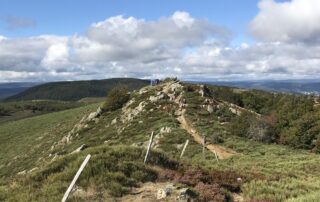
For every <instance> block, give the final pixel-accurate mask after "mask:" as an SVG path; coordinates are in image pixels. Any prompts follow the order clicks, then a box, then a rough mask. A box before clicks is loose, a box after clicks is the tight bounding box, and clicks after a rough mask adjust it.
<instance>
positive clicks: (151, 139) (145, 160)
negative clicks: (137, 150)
mask: <svg viewBox="0 0 320 202" xmlns="http://www.w3.org/2000/svg"><path fill="white" fill-rule="evenodd" d="M152 141H153V131H152V133H151V136H150V141H149V145H148V149H147V153H146V156H145V157H144V161H143V163H146V162H147V159H148V155H149V151H150V148H151V145H152Z"/></svg>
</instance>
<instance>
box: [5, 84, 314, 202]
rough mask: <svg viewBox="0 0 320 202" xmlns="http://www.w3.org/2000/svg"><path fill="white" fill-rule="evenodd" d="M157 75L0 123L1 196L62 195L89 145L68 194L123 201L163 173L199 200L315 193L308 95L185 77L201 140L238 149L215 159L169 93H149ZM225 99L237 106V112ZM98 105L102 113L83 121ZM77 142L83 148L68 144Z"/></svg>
mask: <svg viewBox="0 0 320 202" xmlns="http://www.w3.org/2000/svg"><path fill="white" fill-rule="evenodd" d="M169 82H170V81H169ZM164 84H165V83H161V84H160V85H158V86H154V87H147V88H145V89H143V91H145V92H144V93H143V91H141V92H131V93H129V94H128V89H126V88H125V87H123V86H119V87H117V88H115V89H113V90H111V91H110V93H109V94H108V97H107V98H106V100H105V102H104V103H101V104H92V105H87V106H81V107H78V108H75V109H69V110H65V111H59V112H54V113H50V114H46V115H41V116H36V117H32V118H26V119H23V120H19V121H12V122H9V123H3V124H1V125H0V153H1V155H0V201H2V200H4V201H45V200H46V201H59V200H61V198H62V195H63V193H64V191H65V190H66V188H67V186H68V185H69V183H70V181H71V180H72V178H73V176H74V174H75V173H76V171H77V169H78V168H79V166H80V164H81V163H82V161H83V159H84V158H85V156H86V155H87V154H91V155H92V159H91V160H90V162H89V164H88V165H87V167H86V168H85V170H84V171H83V173H82V175H81V176H80V178H79V181H78V182H77V187H76V189H77V191H76V192H75V193H74V194H73V195H72V196H71V198H70V201H99V200H100V201H101V200H106V199H110V200H111V199H113V198H117V200H118V199H119V200H121V197H122V196H124V195H126V194H128V193H131V192H132V189H133V188H134V187H139V186H142V185H143V183H145V182H153V183H159V182H163V181H164V182H168V181H170V182H175V183H178V184H179V185H181V186H182V187H189V188H191V189H192V190H193V191H195V192H196V194H195V196H194V197H197V199H198V200H200V201H201V200H202V201H210V200H213V201H232V195H233V194H234V193H238V194H240V195H241V196H242V197H243V198H244V201H268V202H269V201H271V202H282V201H289V202H300V201H316V200H317V199H318V197H319V194H318V190H319V189H320V183H319V182H320V177H319V176H320V167H319V165H318V164H319V160H320V156H319V155H318V154H316V153H317V152H319V146H320V140H319V134H320V127H319V126H320V122H319V119H318V117H319V115H320V114H319V113H320V111H319V109H318V108H317V107H315V106H313V104H314V103H313V98H312V97H305V96H296V95H287V94H273V93H266V92H263V91H251V90H250V91H248V90H241V89H231V88H225V87H216V86H211V87H208V88H206V87H205V88H203V89H204V91H205V92H204V94H205V96H204V97H202V96H201V95H200V93H199V90H200V89H201V87H200V86H199V85H192V84H183V86H184V87H183V94H182V100H183V99H185V101H186V104H187V106H186V107H184V108H183V109H184V110H186V112H185V116H186V118H187V119H188V121H189V122H190V123H192V126H193V128H195V129H196V130H197V132H198V133H199V134H201V135H203V136H204V135H205V136H206V137H207V138H208V143H211V144H217V145H219V146H221V147H224V148H228V149H232V150H234V151H236V152H237V153H238V154H236V155H234V156H232V157H230V158H227V159H223V160H220V161H219V162H217V161H216V159H215V156H214V155H213V153H211V152H209V151H208V150H206V151H205V152H204V153H203V150H202V145H200V144H198V143H197V142H195V141H194V139H193V138H192V137H191V135H190V134H189V133H188V132H187V131H186V130H184V129H182V128H181V127H180V123H179V122H178V120H177V118H178V116H179V115H178V114H179V113H178V112H179V110H178V109H179V106H178V104H177V103H175V102H174V101H173V100H170V99H169V97H166V96H163V97H162V98H159V99H158V100H156V101H150V96H153V97H154V96H160V95H161V93H159V92H160V91H161V92H162V91H163V90H164V87H163V86H162V85H164ZM169 91H170V90H169ZM171 91H172V90H171ZM171 91H170V93H175V95H176V96H178V95H179V93H181V89H178V90H177V91H176V92H171ZM129 100H130V102H128V101H129ZM126 103H127V104H126ZM229 103H233V104H237V105H239V106H240V107H243V111H242V113H241V115H240V116H238V115H236V114H235V113H234V112H232V111H231V110H230V106H231V105H230V104H229ZM125 104H126V105H125ZM209 104H210V105H211V106H212V109H210V110H209V109H208V107H207V106H208V105H209ZM124 105H125V106H126V107H125V108H123V106H124ZM99 106H101V107H102V108H103V109H104V110H103V113H102V114H100V115H99V116H98V117H97V118H93V119H90V120H88V121H86V120H87V118H88V115H89V114H90V113H91V112H95V111H97V108H98V107H99ZM0 109H1V108H0ZM251 110H252V111H255V112H257V113H259V114H261V116H258V115H257V114H255V113H253V112H252V111H251ZM2 111H5V110H2ZM180 112H181V109H180ZM4 113H5V112H4ZM80 120H81V121H80ZM152 131H154V132H155V133H154V134H155V136H154V144H153V149H152V150H151V155H150V158H149V159H148V163H147V164H146V165H145V164H143V158H144V154H145V152H146V151H145V148H146V147H147V144H148V140H149V137H150V133H151V132H152ZM66 137H68V138H69V141H62V140H65V139H66ZM187 139H189V140H190V143H189V145H188V147H187V150H186V152H185V155H184V157H183V158H182V159H179V156H180V153H181V149H182V147H183V144H184V143H185V141H186V140H187ZM81 145H85V147H84V150H83V151H81V152H78V153H73V152H74V151H75V150H76V149H77V148H79V147H80V146H81ZM21 171H24V172H21ZM19 172H20V174H17V173H19ZM9 193H10V194H9ZM80 193H82V194H80ZM119 197H120V198H119Z"/></svg>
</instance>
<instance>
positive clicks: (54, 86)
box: [5, 78, 149, 101]
mask: <svg viewBox="0 0 320 202" xmlns="http://www.w3.org/2000/svg"><path fill="white" fill-rule="evenodd" d="M119 84H125V85H127V86H128V87H129V88H130V90H134V89H139V88H141V87H143V86H146V85H148V84H149V81H148V80H141V79H134V78H113V79H105V80H89V81H63V82H52V83H45V84H41V85H38V86H34V87H31V88H29V89H27V90H25V91H23V92H21V93H18V94H16V95H13V96H11V97H8V98H6V99H5V101H20V100H63V101H76V100H80V99H82V98H86V97H104V96H106V94H107V92H108V91H109V90H110V89H112V88H113V87H114V86H115V85H119Z"/></svg>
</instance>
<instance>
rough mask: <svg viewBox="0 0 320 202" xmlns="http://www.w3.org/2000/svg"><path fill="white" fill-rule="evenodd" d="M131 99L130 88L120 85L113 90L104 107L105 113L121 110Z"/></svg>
mask: <svg viewBox="0 0 320 202" xmlns="http://www.w3.org/2000/svg"><path fill="white" fill-rule="evenodd" d="M129 98H130V95H129V90H128V87H127V86H125V85H118V86H116V87H114V88H113V89H111V91H110V92H109V94H108V96H107V98H106V101H105V103H104V104H103V106H102V110H103V111H114V110H116V109H119V108H121V107H122V106H123V105H124V104H125V103H126V102H127V101H128V100H129Z"/></svg>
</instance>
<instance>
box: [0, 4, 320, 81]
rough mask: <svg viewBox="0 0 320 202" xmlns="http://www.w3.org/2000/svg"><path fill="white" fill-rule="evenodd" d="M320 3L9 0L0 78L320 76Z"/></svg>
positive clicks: (1, 9) (3, 14) (0, 37)
mask: <svg viewBox="0 0 320 202" xmlns="http://www.w3.org/2000/svg"><path fill="white" fill-rule="evenodd" d="M319 21H320V1H319V0H241V1H240V0H210V1H209V0H203V1H199V0H197V1H196V0H188V1H182V0H161V1H160V0H153V1H150V0H148V1H147V0H135V1H129V0H126V1H125V0H114V1H107V0H90V1H89V0H86V1H85V0H77V1H76V0H67V1H66V0H46V1H44V0H28V1H23V0H19V1H18V0H2V1H1V6H0V82H17V81H56V80H79V79H104V78H110V77H138V78H155V77H156V78H163V77H167V76H178V77H179V78H181V79H193V80H194V79H197V80H204V79H205V80H259V79H309V78H312V79H314V78H319V77H320V68H319V67H320V55H319V52H320V23H319Z"/></svg>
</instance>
